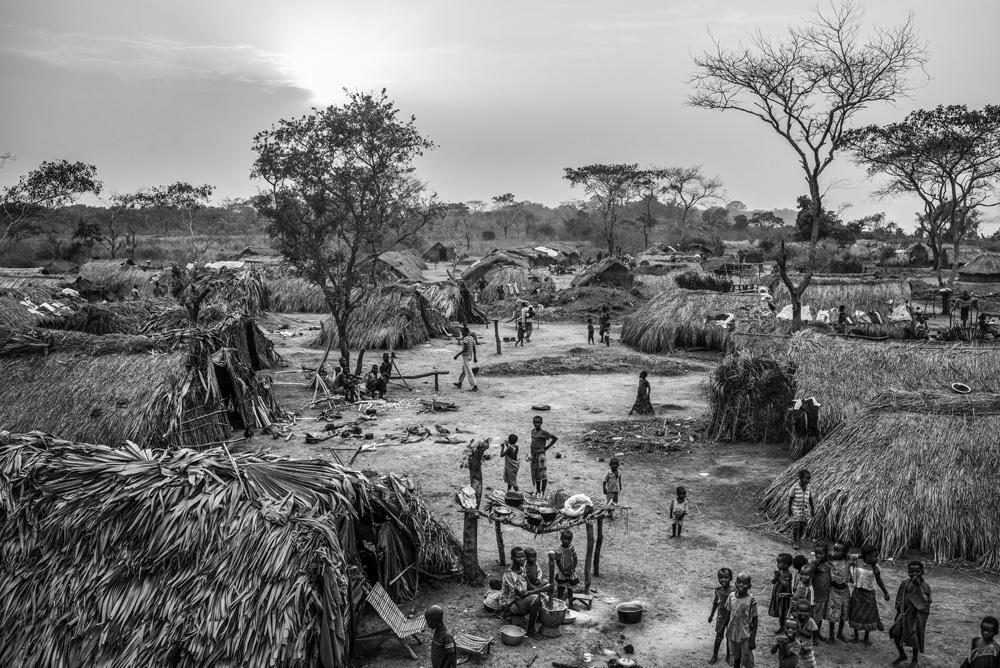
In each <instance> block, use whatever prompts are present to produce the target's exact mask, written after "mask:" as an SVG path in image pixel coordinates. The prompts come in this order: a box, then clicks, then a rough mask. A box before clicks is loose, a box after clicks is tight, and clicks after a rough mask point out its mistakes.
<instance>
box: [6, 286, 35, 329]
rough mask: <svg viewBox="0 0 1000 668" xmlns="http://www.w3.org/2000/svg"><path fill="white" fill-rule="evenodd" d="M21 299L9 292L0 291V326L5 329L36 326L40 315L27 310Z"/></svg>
mask: <svg viewBox="0 0 1000 668" xmlns="http://www.w3.org/2000/svg"><path fill="white" fill-rule="evenodd" d="M20 302H21V300H20V299H18V298H15V297H13V296H11V295H10V294H2V293H0V327H3V328H5V329H26V328H29V327H34V326H36V325H37V324H38V323H39V322H41V320H42V316H39V315H35V314H33V313H30V312H29V311H28V307H27V306H24V305H23V304H21V303H20Z"/></svg>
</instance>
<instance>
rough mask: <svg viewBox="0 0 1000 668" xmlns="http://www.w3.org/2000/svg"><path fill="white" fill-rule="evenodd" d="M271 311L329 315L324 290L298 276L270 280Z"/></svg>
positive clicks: (268, 286) (268, 282) (268, 283)
mask: <svg viewBox="0 0 1000 668" xmlns="http://www.w3.org/2000/svg"><path fill="white" fill-rule="evenodd" d="M265 283H266V284H267V289H268V291H269V292H270V293H271V310H272V311H274V312H275V313H329V312H330V305H329V304H327V303H326V296H325V295H324V294H323V290H321V289H320V287H319V286H318V285H316V283H314V282H313V281H310V280H308V279H305V278H300V277H298V276H280V277H276V278H268V279H266V281H265Z"/></svg>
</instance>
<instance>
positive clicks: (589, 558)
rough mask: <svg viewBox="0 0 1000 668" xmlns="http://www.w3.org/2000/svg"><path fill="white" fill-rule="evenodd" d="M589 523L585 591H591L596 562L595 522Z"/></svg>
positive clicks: (584, 580)
mask: <svg viewBox="0 0 1000 668" xmlns="http://www.w3.org/2000/svg"><path fill="white" fill-rule="evenodd" d="M585 524H586V525H587V558H586V559H585V560H584V562H583V564H584V565H583V593H584V594H589V593H590V568H591V566H592V565H593V563H594V523H593V522H591V521H590V520H587V521H586V522H585Z"/></svg>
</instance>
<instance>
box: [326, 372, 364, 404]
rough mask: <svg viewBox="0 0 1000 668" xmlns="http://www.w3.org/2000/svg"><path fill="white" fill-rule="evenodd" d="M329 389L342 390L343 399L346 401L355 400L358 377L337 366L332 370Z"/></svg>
mask: <svg viewBox="0 0 1000 668" xmlns="http://www.w3.org/2000/svg"><path fill="white" fill-rule="evenodd" d="M330 390H331V391H333V392H337V391H338V390H342V391H343V392H344V399H346V400H347V401H357V400H358V379H357V378H355V377H354V376H352V375H351V374H349V373H347V372H346V371H344V369H343V368H342V367H339V366H338V367H336V368H335V369H334V370H333V384H332V385H331V386H330Z"/></svg>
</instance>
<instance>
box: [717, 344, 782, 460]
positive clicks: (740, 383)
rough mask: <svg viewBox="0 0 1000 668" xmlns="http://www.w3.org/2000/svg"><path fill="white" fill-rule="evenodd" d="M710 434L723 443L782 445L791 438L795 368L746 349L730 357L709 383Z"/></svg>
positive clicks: (723, 361) (720, 365) (724, 360)
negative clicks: (791, 407) (790, 420)
mask: <svg viewBox="0 0 1000 668" xmlns="http://www.w3.org/2000/svg"><path fill="white" fill-rule="evenodd" d="M707 393H708V404H709V419H708V433H709V434H710V435H711V436H712V437H713V438H716V439H718V440H723V441H734V442H735V441H749V442H752V443H781V442H784V441H786V440H787V439H788V437H789V436H790V432H789V420H788V407H789V406H790V405H791V404H792V402H793V401H794V400H795V369H794V367H793V366H792V365H790V364H788V363H787V362H779V361H777V360H774V359H771V358H770V357H756V356H754V355H752V354H751V353H749V352H747V351H746V350H741V351H737V352H736V353H733V354H730V355H727V356H726V357H725V359H723V360H722V362H721V363H720V364H719V366H717V367H716V368H715V370H713V371H712V374H711V375H710V376H709V381H708V388H707Z"/></svg>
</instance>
